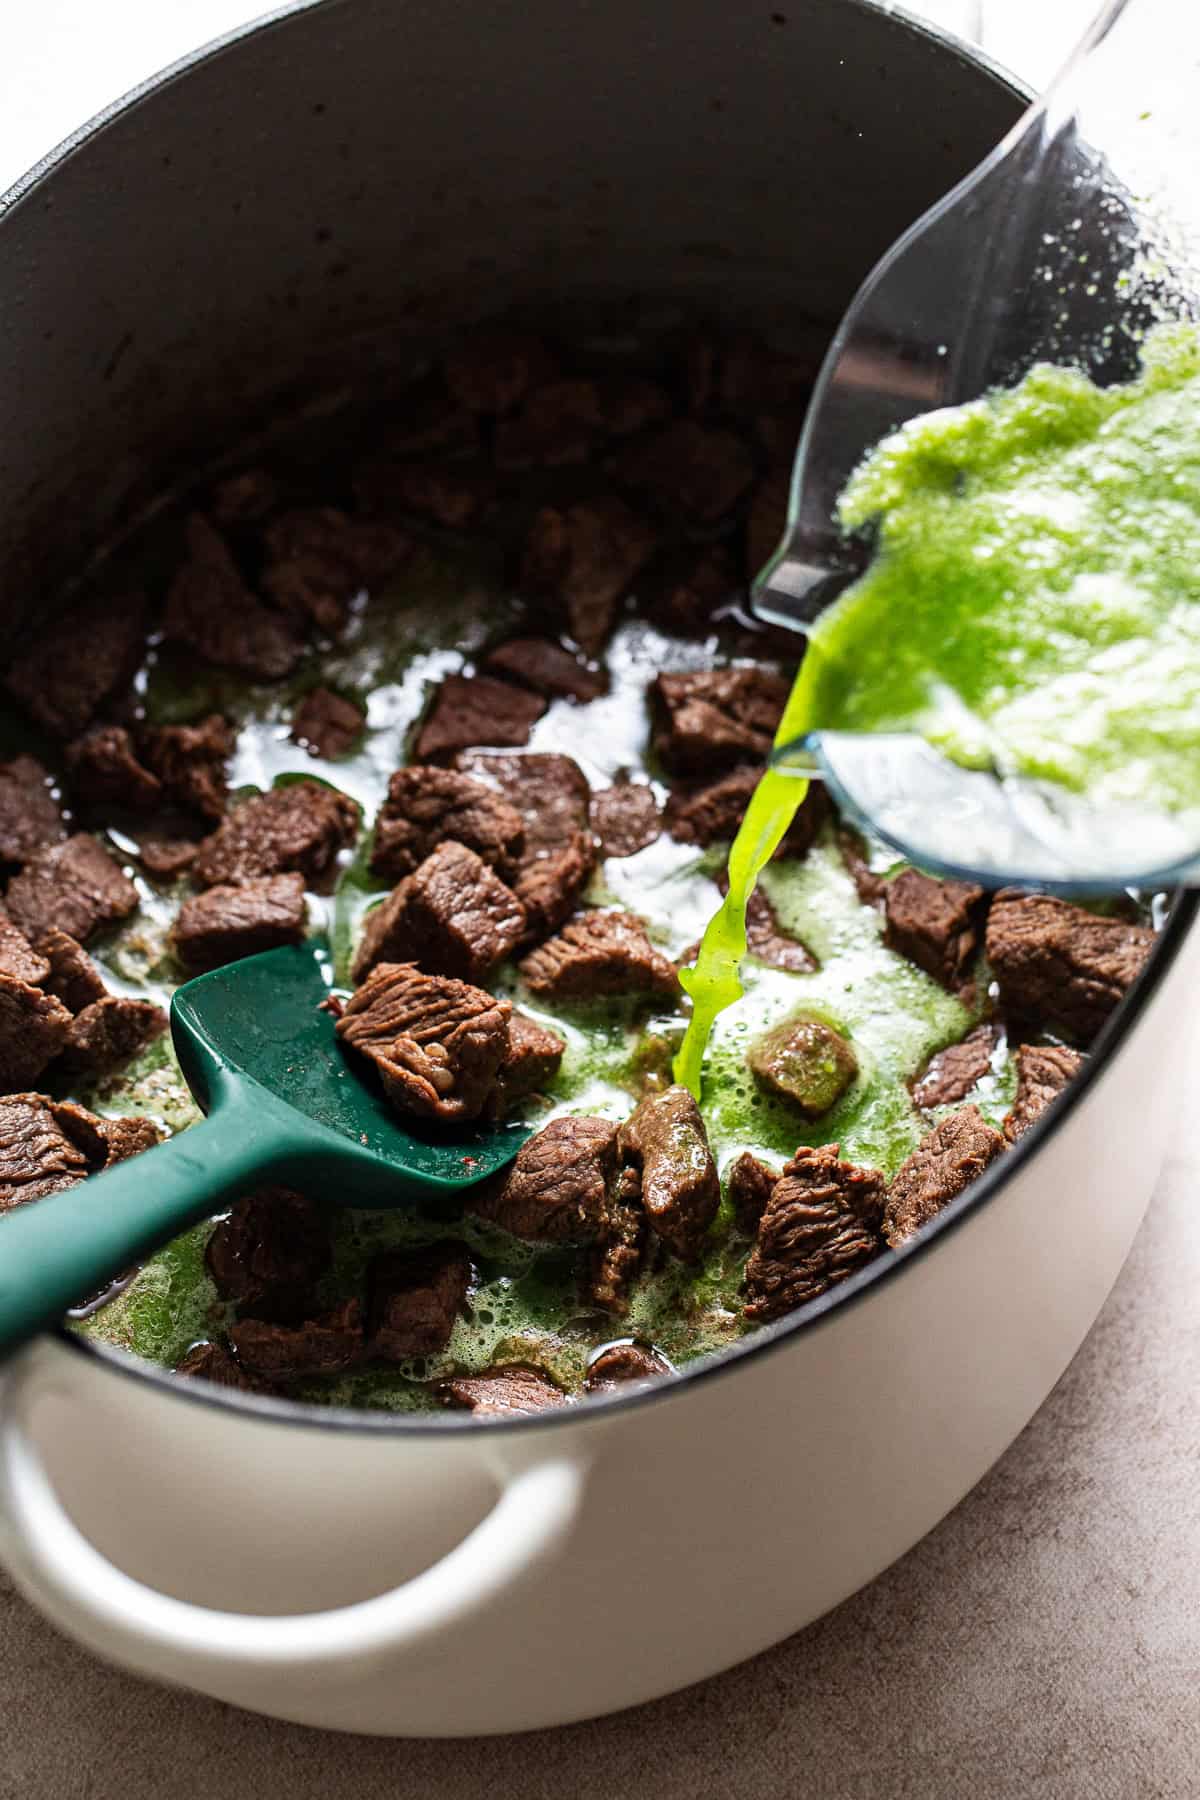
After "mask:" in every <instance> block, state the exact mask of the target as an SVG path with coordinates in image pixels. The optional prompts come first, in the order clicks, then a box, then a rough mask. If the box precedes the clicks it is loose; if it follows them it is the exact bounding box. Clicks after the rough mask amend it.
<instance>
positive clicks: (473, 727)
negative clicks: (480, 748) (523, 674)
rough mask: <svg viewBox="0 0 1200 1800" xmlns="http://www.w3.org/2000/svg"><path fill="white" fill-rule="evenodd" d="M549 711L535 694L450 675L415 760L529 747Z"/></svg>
mask: <svg viewBox="0 0 1200 1800" xmlns="http://www.w3.org/2000/svg"><path fill="white" fill-rule="evenodd" d="M545 710H546V702H545V701H544V700H543V699H541V698H540V697H539V696H538V695H537V694H531V693H530V692H529V690H528V689H527V688H519V687H514V686H513V685H512V683H511V682H509V681H493V680H492V677H491V676H490V675H447V677H446V679H445V680H444V681H443V682H442V684H441V686H440V687H439V688H438V690H437V692H436V694H435V695H434V699H433V705H432V706H431V708H430V710H429V712H428V714H427V715H426V717H425V719H424V721H423V723H422V724H421V727H420V729H419V731H418V732H417V737H416V742H415V743H414V745H413V755H414V757H415V758H416V759H417V761H418V762H432V761H434V760H436V759H437V758H439V757H445V756H452V755H453V754H454V752H455V751H456V750H467V749H470V748H471V747H472V746H473V745H475V744H514V745H519V744H527V743H528V742H529V734H530V732H531V731H532V730H533V728H534V726H535V725H536V724H537V722H538V720H539V719H540V718H541V716H542V714H543V713H544V712H545Z"/></svg>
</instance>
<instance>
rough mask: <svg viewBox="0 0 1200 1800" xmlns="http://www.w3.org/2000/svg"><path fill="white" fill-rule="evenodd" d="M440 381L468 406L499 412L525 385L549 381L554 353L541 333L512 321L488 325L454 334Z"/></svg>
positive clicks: (518, 398) (521, 394)
mask: <svg viewBox="0 0 1200 1800" xmlns="http://www.w3.org/2000/svg"><path fill="white" fill-rule="evenodd" d="M444 373H445V377H446V386H447V388H448V389H449V390H450V393H451V395H452V396H453V398H454V399H455V400H457V402H458V404H459V405H460V406H463V407H465V408H466V410H467V411H468V412H472V413H484V414H490V415H494V416H499V415H502V414H504V413H510V412H512V410H513V408H514V407H516V406H519V405H520V404H521V401H522V400H523V399H524V398H525V396H526V394H527V393H528V392H529V390H530V388H532V387H538V386H540V385H541V383H542V382H544V381H552V380H553V379H554V377H555V376H556V375H557V373H558V359H557V358H556V357H555V355H554V353H553V351H552V350H551V349H550V348H549V346H548V345H547V344H546V342H545V341H544V339H542V338H540V337H538V336H536V335H535V333H533V332H532V331H523V330H521V329H520V327H518V326H515V325H489V326H485V327H484V328H482V329H477V330H475V331H472V332H470V333H468V334H467V335H465V336H464V337H462V338H460V339H459V341H458V342H457V343H456V344H455V345H454V348H453V349H452V350H450V351H449V353H448V354H447V356H446V361H445V366H444Z"/></svg>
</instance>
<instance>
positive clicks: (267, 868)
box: [193, 779, 358, 887]
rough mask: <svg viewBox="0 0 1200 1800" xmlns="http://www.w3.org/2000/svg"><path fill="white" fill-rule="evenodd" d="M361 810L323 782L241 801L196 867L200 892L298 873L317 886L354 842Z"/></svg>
mask: <svg viewBox="0 0 1200 1800" xmlns="http://www.w3.org/2000/svg"><path fill="white" fill-rule="evenodd" d="M357 830H358V808H357V806H355V804H354V802H353V800H350V799H348V798H347V797H346V795H345V794H340V793H338V791H337V789H336V788H331V787H326V786H325V785H324V783H323V782H320V781H308V780H307V779H306V780H303V781H289V782H286V783H285V784H284V785H283V786H282V787H276V788H272V789H271V790H270V792H269V793H266V794H255V795H254V796H253V798H251V799H249V800H243V801H242V803H241V805H240V806H235V807H234V809H233V811H232V812H231V813H228V814H227V815H226V817H225V818H224V819H223V820H222V821H221V823H220V825H218V827H217V829H216V831H215V832H214V833H213V835H212V836H211V837H210V838H209V839H208V840H207V842H206V843H205V844H204V845H203V846H202V848H201V851H200V854H199V856H198V857H197V858H196V861H195V863H194V865H193V873H194V876H195V879H196V881H197V882H198V883H199V884H200V886H201V887H216V886H217V884H218V883H220V882H233V883H235V884H236V883H238V882H243V881H253V880H254V879H255V878H256V877H257V876H259V875H287V874H290V873H292V872H295V873H296V874H298V875H303V876H305V877H306V878H307V879H308V881H309V882H314V883H315V882H319V881H321V880H323V878H324V877H325V876H326V875H328V873H329V871H330V869H331V868H332V867H333V862H334V858H335V857H336V855H337V853H338V851H339V850H341V849H344V848H345V846H346V845H347V844H351V843H353V842H354V837H355V834H356V832H357Z"/></svg>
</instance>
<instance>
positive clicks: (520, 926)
mask: <svg viewBox="0 0 1200 1800" xmlns="http://www.w3.org/2000/svg"><path fill="white" fill-rule="evenodd" d="M524 935H525V908H524V907H523V906H522V905H521V902H520V901H519V900H518V899H517V897H516V895H515V894H514V893H513V891H512V889H511V888H507V887H505V885H504V883H503V882H502V881H501V880H500V879H499V877H498V876H497V875H496V874H495V873H494V871H493V870H491V869H489V868H488V866H487V864H486V863H485V862H484V861H483V859H482V857H479V856H476V854H475V852H474V851H473V850H468V849H467V847H466V845H465V844H457V843H455V842H454V840H453V839H452V838H448V839H447V840H446V842H445V843H443V844H439V845H438V847H437V849H436V850H435V851H434V852H433V854H432V855H431V856H427V857H426V858H425V861H424V862H423V863H422V864H421V866H420V867H419V868H418V869H415V870H414V871H413V873H412V874H411V875H406V876H405V878H404V880H403V881H402V882H401V883H400V885H399V886H398V887H397V888H396V889H395V890H394V892H393V893H392V895H391V897H390V898H389V899H388V900H386V901H385V902H384V903H383V905H382V906H379V907H376V908H375V910H374V912H372V913H370V914H368V917H367V926H366V930H365V932H364V934H363V940H362V943H361V945H360V946H359V952H358V955H357V956H356V957H355V960H354V978H355V980H356V981H361V980H362V978H363V976H364V975H365V974H366V973H367V971H368V970H369V969H371V968H373V967H374V966H375V964H376V963H377V962H399V961H400V960H401V959H402V958H404V959H407V960H409V961H412V962H415V963H416V964H417V965H418V966H419V967H420V968H422V969H424V970H425V971H426V973H427V974H429V975H456V976H458V977H459V979H460V980H462V981H474V982H480V981H484V980H486V979H487V977H488V976H489V975H490V974H491V972H492V970H493V969H494V968H495V967H496V964H497V963H500V962H503V960H504V958H505V957H506V956H508V955H509V954H510V952H511V951H513V950H515V949H516V947H517V945H518V944H519V943H520V942H521V939H522V938H523V937H524Z"/></svg>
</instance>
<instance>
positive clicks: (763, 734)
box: [650, 667, 788, 775]
mask: <svg viewBox="0 0 1200 1800" xmlns="http://www.w3.org/2000/svg"><path fill="white" fill-rule="evenodd" d="M650 695H651V702H652V705H653V709H654V715H655V727H654V739H653V742H654V748H655V750H656V752H657V753H658V755H659V756H660V757H661V759H662V761H663V763H664V764H665V765H666V767H667V768H668V769H670V770H672V771H673V772H674V773H675V774H679V775H702V774H705V773H707V772H708V771H710V770H712V771H716V770H719V769H728V768H729V767H730V766H731V765H732V764H735V763H743V762H747V761H750V760H753V759H755V758H757V759H758V760H759V761H761V760H762V759H763V758H765V757H766V755H767V753H768V752H769V750H770V748H771V744H772V741H773V739H774V737H775V731H776V728H777V726H778V724H779V720H780V718H781V716H782V714H783V708H784V705H785V703H786V701H787V697H788V684H787V682H786V681H785V680H784V678H783V676H782V675H776V674H774V673H773V672H772V670H770V669H763V668H758V667H755V668H731V669H689V670H685V671H681V672H679V673H675V674H666V675H660V676H658V678H657V679H656V681H655V682H654V684H653V686H652V688H651V690H650Z"/></svg>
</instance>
